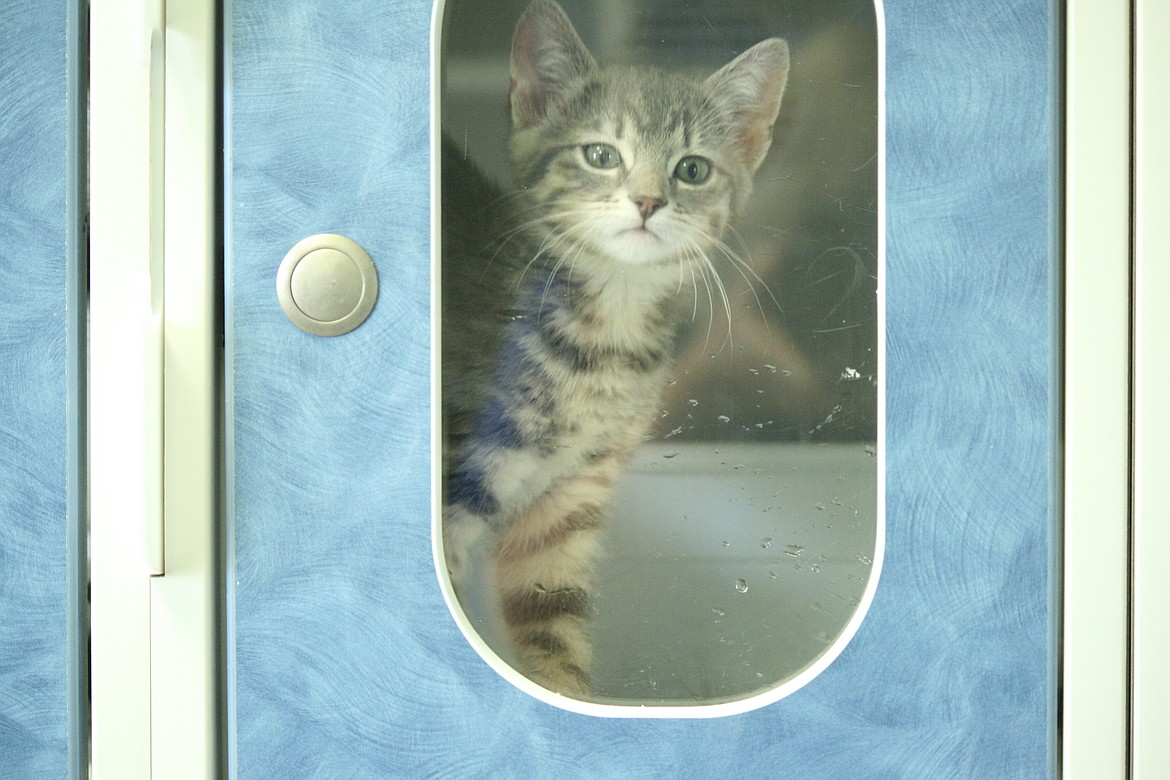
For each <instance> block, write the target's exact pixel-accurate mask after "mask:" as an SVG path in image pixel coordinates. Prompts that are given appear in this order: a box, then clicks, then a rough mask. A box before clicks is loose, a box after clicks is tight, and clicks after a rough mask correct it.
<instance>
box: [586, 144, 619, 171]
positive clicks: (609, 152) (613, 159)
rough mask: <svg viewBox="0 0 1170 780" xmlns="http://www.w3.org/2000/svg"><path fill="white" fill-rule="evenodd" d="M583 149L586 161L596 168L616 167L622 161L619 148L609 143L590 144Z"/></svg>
mask: <svg viewBox="0 0 1170 780" xmlns="http://www.w3.org/2000/svg"><path fill="white" fill-rule="evenodd" d="M582 151H584V152H585V162H587V163H589V164H590V165H592V166H593V167H594V168H601V169H602V170H607V169H610V168H616V167H618V163H620V162H621V161H622V156H621V155H620V154H618V150H617V149H614V148H613V147H612V146H610V145H609V144H589V145H587V146H585V147H583V149H582Z"/></svg>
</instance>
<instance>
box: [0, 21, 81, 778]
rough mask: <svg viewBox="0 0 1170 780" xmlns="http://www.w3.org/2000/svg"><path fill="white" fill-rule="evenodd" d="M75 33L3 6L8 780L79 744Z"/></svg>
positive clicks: (1, 548)
mask: <svg viewBox="0 0 1170 780" xmlns="http://www.w3.org/2000/svg"><path fill="white" fill-rule="evenodd" d="M70 30H71V28H70V26H69V24H68V22H67V9H66V3H65V2H64V0H54V1H53V2H37V1H36V0H17V1H16V2H7V3H5V4H4V6H3V8H0V777H2V778H30V777H36V778H61V777H68V776H70V768H71V766H74V764H73V763H72V760H71V755H72V756H73V757H74V758H75V757H76V752H75V751H76V749H77V747H78V745H79V744H80V735H78V734H76V733H74V734H72V735H71V733H70V725H71V718H75V717H77V713H78V710H77V707H78V705H79V700H78V698H77V694H78V691H77V689H76V682H77V677H76V673H77V666H76V655H75V653H74V652H73V651H72V650H71V647H73V646H74V645H73V631H72V630H71V628H70V626H71V625H72V626H73V627H74V629H75V628H76V625H77V623H76V622H75V621H76V620H77V619H78V614H77V609H78V607H77V604H76V603H75V602H74V601H73V600H72V599H71V597H70V593H71V583H72V582H73V580H72V575H71V574H70V567H71V566H75V565H76V564H77V561H76V559H75V558H74V553H75V549H76V548H75V547H74V546H73V544H72V542H71V541H70V539H71V529H75V526H74V525H72V524H71V522H70V513H69V505H70V493H69V490H68V487H67V485H68V480H69V470H70V467H71V464H73V463H74V460H73V456H72V455H71V448H70V438H71V433H70V431H71V426H70V424H69V414H70V413H71V412H72V411H75V409H71V408H70V405H71V403H72V401H71V399H70V386H71V383H74V382H76V381H77V376H76V374H75V368H74V366H75V365H76V363H72V362H71V359H70V358H71V353H70V347H69V344H68V342H69V338H68V333H69V329H70V323H71V319H70V312H69V306H68V304H67V301H68V299H69V296H70V294H71V293H70V281H69V280H70V274H71V273H74V272H76V267H75V265H74V264H72V263H70V262H69V261H68V258H69V252H70V250H71V249H72V248H73V247H72V244H71V242H70V241H69V225H70V219H69V216H68V214H69V213H71V212H69V206H70V204H68V203H67V183H68V181H69V170H70V163H69V154H70V153H71V152H72V150H71V148H70V144H69V142H68V137H69V112H68V105H69V90H68V85H69V80H68V72H69V63H68V62H67V48H68V46H67V43H68V40H69V34H70ZM74 398H75V396H74ZM74 419H75V420H76V418H74ZM73 451H74V452H75V450H73ZM75 519H76V516H74V520H75ZM73 538H74V539H75V538H76V537H73ZM74 572H76V569H74ZM75 730H76V729H75Z"/></svg>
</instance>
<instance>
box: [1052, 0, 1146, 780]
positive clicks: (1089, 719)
mask: <svg viewBox="0 0 1170 780" xmlns="http://www.w3.org/2000/svg"><path fill="white" fill-rule="evenodd" d="M1067 35H1068V37H1067V91H1066V128H1067V134H1066V179H1065V196H1066V199H1065V239H1066V244H1065V273H1066V277H1065V278H1066V285H1065V291H1066V292H1065V322H1066V331H1065V333H1066V343H1065V461H1064V476H1065V496H1064V541H1063V547H1064V549H1063V572H1062V574H1063V587H1064V600H1063V607H1062V641H1063V647H1062V698H1061V717H1062V721H1061V727H1062V746H1061V763H1062V767H1061V770H1062V776H1063V777H1065V778H1073V779H1074V780H1075V779H1077V778H1085V779H1086V780H1103V779H1104V778H1120V777H1124V775H1125V771H1126V731H1127V729H1126V715H1127V707H1126V684H1127V672H1128V669H1127V634H1128V593H1127V577H1128V559H1127V552H1128V534H1129V468H1128V466H1129V446H1128V435H1127V432H1128V430H1129V388H1128V377H1129V316H1128V314H1129V276H1130V274H1129V271H1130V258H1129V255H1130V252H1129V232H1130V231H1129V178H1130V175H1129V171H1130V149H1129V135H1130V121H1129V119H1130V118H1129V90H1128V84H1129V40H1130V14H1129V4H1128V0H1113V1H1112V2H1100V0H1069V2H1068V13H1067Z"/></svg>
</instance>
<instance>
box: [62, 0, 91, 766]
mask: <svg viewBox="0 0 1170 780" xmlns="http://www.w3.org/2000/svg"><path fill="white" fill-rule="evenodd" d="M66 8H67V10H66V13H67V18H68V30H67V31H66V54H65V58H66V63H67V68H68V73H67V77H66V102H67V104H68V107H67V109H66V110H67V112H68V116H67V120H66V121H67V122H68V136H67V140H66V156H67V158H68V168H67V173H66V177H67V180H66V184H65V186H66V195H65V209H66V217H65V219H66V225H67V231H68V232H67V234H66V238H65V253H66V257H67V260H66V267H67V272H66V273H67V279H66V304H65V310H66V316H67V317H68V325H67V334H66V345H65V349H66V356H67V357H66V365H67V366H68V368H67V369H66V370H67V371H69V372H71V374H70V375H69V376H68V390H67V400H66V423H65V425H66V437H67V442H68V444H67V447H68V453H69V455H68V458H69V461H68V473H67V477H66V480H67V482H66V506H67V512H68V518H67V521H66V528H67V531H66V533H67V534H68V539H67V541H66V546H67V556H68V573H67V575H66V577H67V582H66V588H67V591H68V595H67V597H66V598H67V609H68V615H69V616H68V621H69V625H68V629H67V632H68V643H69V648H68V651H67V652H68V672H67V674H68V677H69V679H68V681H67V682H68V690H69V705H68V708H69V709H68V720H69V777H70V778H71V780H81V778H83V777H88V776H89V599H88V589H89V555H88V553H89V546H88V530H89V529H88V526H87V523H86V509H87V506H88V503H89V498H88V494H87V490H86V487H87V483H86V451H87V450H88V444H87V437H86V430H87V418H86V413H87V411H88V408H87V405H86V375H87V373H88V361H87V354H86V352H87V350H86V339H87V334H86V314H87V311H88V308H87V307H88V303H89V302H88V299H87V298H88V296H87V294H86V290H87V287H88V264H89V257H88V249H89V247H88V241H87V220H88V215H89V183H88V175H87V174H88V159H87V148H86V146H87V144H86V140H87V133H88V131H87V128H86V97H87V91H86V84H87V81H88V67H87V66H88V57H89V47H88V40H87V34H88V31H89V16H88V5H87V3H85V2H84V1H83V0H68V2H67V4H66Z"/></svg>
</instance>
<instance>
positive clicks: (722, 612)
mask: <svg viewBox="0 0 1170 780" xmlns="http://www.w3.org/2000/svg"><path fill="white" fill-rule="evenodd" d="M711 611H712V612H714V613H715V614H716V615H718V616H719V617H723V616H724V615H726V614H727V611H726V610H725V609H723V607H711Z"/></svg>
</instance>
